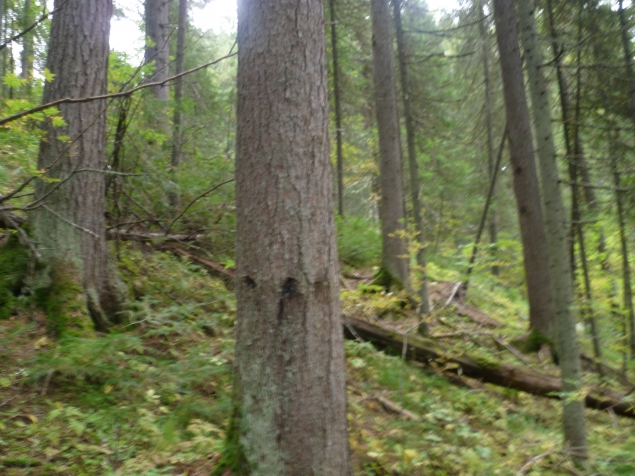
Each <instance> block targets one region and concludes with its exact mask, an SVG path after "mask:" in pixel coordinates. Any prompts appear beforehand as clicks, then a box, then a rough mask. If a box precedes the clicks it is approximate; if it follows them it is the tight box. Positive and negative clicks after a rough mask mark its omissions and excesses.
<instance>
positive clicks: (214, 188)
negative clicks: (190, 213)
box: [165, 179, 234, 235]
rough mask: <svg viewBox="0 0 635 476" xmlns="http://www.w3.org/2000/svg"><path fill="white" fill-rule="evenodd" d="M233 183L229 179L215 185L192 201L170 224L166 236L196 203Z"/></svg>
mask: <svg viewBox="0 0 635 476" xmlns="http://www.w3.org/2000/svg"><path fill="white" fill-rule="evenodd" d="M233 181H234V179H229V180H227V181H225V182H222V183H219V184H218V185H214V186H213V187H212V188H210V189H209V190H208V191H206V192H203V193H201V194H200V195H199V196H198V197H196V198H195V199H194V200H192V201H191V202H190V203H189V204H188V206H187V207H185V208H184V209H183V211H182V212H181V213H179V215H178V216H177V217H176V218H175V219H174V220H172V223H170V226H168V229H167V230H165V234H166V235H167V234H168V233H169V232H170V229H171V228H172V225H174V224H175V223H176V221H177V220H178V219H179V218H181V217H182V216H183V215H185V212H186V211H187V210H188V209H189V208H190V207H191V206H192V205H194V203H195V202H196V201H197V200H200V199H201V198H203V197H204V196H205V195H207V194H208V193H212V192H213V191H214V190H216V189H217V188H218V187H220V186H221V185H225V184H227V183H230V182H233Z"/></svg>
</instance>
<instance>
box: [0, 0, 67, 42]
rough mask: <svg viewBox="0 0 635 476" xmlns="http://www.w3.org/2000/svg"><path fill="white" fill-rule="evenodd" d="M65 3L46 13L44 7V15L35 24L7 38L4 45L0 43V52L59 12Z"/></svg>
mask: <svg viewBox="0 0 635 476" xmlns="http://www.w3.org/2000/svg"><path fill="white" fill-rule="evenodd" d="M66 3H68V0H66V1H65V2H64V3H62V4H61V5H60V6H59V7H57V8H56V9H55V10H53V11H51V12H48V13H46V5H44V14H43V15H42V16H41V17H40V18H38V19H37V20H36V21H35V23H33V24H32V25H31V26H29V27H28V28H27V29H26V30H22V31H21V32H20V33H18V34H17V35H14V36H12V37H11V38H9V39H8V40H7V41H5V42H4V43H2V44H1V45H0V51H2V50H4V49H5V48H6V47H7V46H9V45H10V44H11V43H13V42H14V41H17V40H19V39H20V38H22V37H23V36H24V35H26V34H27V33H29V32H30V31H31V30H33V29H34V28H37V27H38V26H39V25H40V24H41V23H42V22H43V21H44V20H46V19H47V18H48V17H50V16H51V15H53V14H54V13H57V12H59V11H60V10H61V9H62V8H63V7H64V5H66Z"/></svg>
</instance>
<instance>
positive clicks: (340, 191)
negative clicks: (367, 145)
mask: <svg viewBox="0 0 635 476" xmlns="http://www.w3.org/2000/svg"><path fill="white" fill-rule="evenodd" d="M329 10H330V12H331V53H332V55H333V100H334V102H335V143H336V145H337V149H336V150H337V212H338V214H339V215H340V216H341V217H343V216H344V157H343V154H342V106H341V104H340V70H339V64H338V60H339V58H338V56H337V20H336V16H335V0H329Z"/></svg>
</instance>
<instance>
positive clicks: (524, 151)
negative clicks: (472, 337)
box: [494, 0, 555, 338]
mask: <svg viewBox="0 0 635 476" xmlns="http://www.w3.org/2000/svg"><path fill="white" fill-rule="evenodd" d="M494 20H495V24H496V36H497V40H498V47H499V50H500V62H501V68H502V72H503V89H504V93H505V109H506V111H507V124H508V127H509V130H508V133H509V148H510V153H511V163H512V169H513V174H514V193H515V194H516V201H517V205H518V214H519V219H520V231H521V238H522V242H523V255H524V263H525V275H526V280H527V293H528V298H529V321H530V327H531V329H532V330H534V331H535V332H537V333H539V334H541V335H542V336H543V337H547V338H552V337H553V335H554V333H553V316H554V314H555V308H554V303H553V290H552V286H551V274H550V271H549V258H548V254H547V237H546V234H545V228H544V223H543V219H542V210H541V205H540V191H539V189H538V177H537V175H536V166H535V162H534V151H533V147H532V135H531V124H530V122H529V109H528V107H527V100H526V98H525V86H524V80H523V69H522V62H521V59H520V47H519V44H518V30H517V27H516V14H515V10H514V4H513V3H512V2H511V1H510V0H495V1H494Z"/></svg>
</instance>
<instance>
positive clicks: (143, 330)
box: [0, 244, 635, 476]
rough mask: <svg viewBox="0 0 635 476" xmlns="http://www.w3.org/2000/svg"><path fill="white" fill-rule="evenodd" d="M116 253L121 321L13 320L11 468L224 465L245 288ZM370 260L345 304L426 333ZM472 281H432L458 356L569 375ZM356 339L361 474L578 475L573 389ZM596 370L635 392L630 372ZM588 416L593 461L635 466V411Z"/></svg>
mask: <svg viewBox="0 0 635 476" xmlns="http://www.w3.org/2000/svg"><path fill="white" fill-rule="evenodd" d="M119 256H120V260H119V267H120V270H121V272H122V274H123V276H124V277H125V279H126V281H127V282H128V284H129V286H130V289H131V291H132V293H133V294H134V297H135V298H136V300H135V304H134V307H133V310H132V312H131V313H130V315H129V316H128V319H129V322H128V324H126V325H124V326H122V327H121V328H119V329H117V330H116V331H114V332H111V333H110V334H108V335H99V336H96V337H94V338H84V339H79V338H67V339H64V340H57V339H55V338H53V337H52V336H51V335H50V333H49V332H48V331H47V327H46V320H45V316H43V315H42V314H41V312H40V311H37V310H36V309H35V308H33V307H32V306H30V305H25V306H24V309H22V310H20V311H18V312H16V313H15V315H13V316H12V317H11V318H9V319H8V320H4V321H0V474H2V475H7V476H14V475H58V474H60V475H72V476H76V475H124V476H128V475H147V476H153V475H168V474H170V475H208V474H209V473H210V471H211V470H213V468H214V467H215V465H216V463H217V461H218V459H219V456H220V450H221V449H222V445H223V439H224V432H225V429H226V426H227V422H228V416H229V410H230V395H231V378H230V371H231V363H232V353H233V325H234V322H235V306H236V305H235V299H234V296H233V294H232V291H231V289H228V288H227V287H226V283H225V281H223V279H221V277H219V276H217V275H212V274H211V273H208V272H207V271H206V270H205V269H203V268H202V267H200V266H198V265H196V264H193V263H191V262H190V261H188V260H187V259H185V258H182V257H176V256H175V255H174V254H172V253H168V252H157V251H155V250H154V249H153V248H152V247H150V246H148V245H139V244H134V245H131V244H130V245H125V246H122V248H121V250H120V255H119ZM371 274H372V271H371V270H351V269H346V270H345V272H344V273H343V275H344V277H343V278H342V282H343V288H342V310H343V313H344V315H345V316H351V317H355V318H361V319H364V320H367V321H368V322H371V323H373V324H376V325H381V326H385V327H388V328H391V329H393V330H396V331H399V332H402V333H414V332H415V331H414V329H415V328H416V325H417V323H418V320H417V317H416V315H415V313H414V311H413V310H412V309H409V308H408V305H407V299H404V296H403V295H400V294H399V293H395V294H390V293H385V292H383V291H381V290H380V289H378V288H376V287H374V286H372V284H370V279H369V277H370V275H371ZM439 274H441V273H439ZM469 289H470V290H469V293H465V292H464V290H463V288H461V287H459V286H458V285H457V283H456V282H455V281H452V280H446V281H440V282H435V283H432V285H431V298H432V300H433V302H434V306H435V308H434V312H433V316H432V318H431V319H430V320H429V322H428V324H429V327H430V334H431V338H432V339H434V340H435V341H436V342H438V343H439V345H441V346H443V349H444V352H445V353H446V354H447V355H463V354H467V355H469V356H471V357H473V358H475V359H484V360H487V361H492V360H494V361H496V362H500V363H507V364H512V365H516V366H519V367H523V368H524V369H532V370H534V371H536V372H539V373H541V374H545V375H557V368H556V367H555V366H554V365H553V363H552V362H551V359H550V358H549V356H548V355H544V354H540V353H538V354H536V353H534V354H524V353H522V352H520V351H519V350H518V349H516V348H515V347H514V346H513V344H512V342H513V339H514V338H515V337H518V336H520V335H522V333H523V332H524V329H525V328H526V317H524V316H526V308H525V307H524V305H523V304H522V300H519V299H515V298H514V296H515V294H514V292H513V290H512V291H509V290H505V289H502V288H492V287H491V286H489V285H487V286H486V285H480V284H479V283H476V284H471V285H470V288H469ZM510 296H511V297H510ZM345 345H346V368H347V382H348V383H347V388H348V413H349V415H348V419H349V432H350V437H349V440H350V447H351V451H352V458H353V463H354V468H355V474H357V475H490V474H491V475H518V474H528V475H537V474H549V475H558V474H574V475H575V474H580V473H579V472H578V471H577V470H576V469H575V468H574V467H573V466H572V465H571V463H570V462H569V460H568V459H567V458H566V455H564V454H563V453H562V452H561V447H562V431H561V425H560V411H561V405H562V403H561V401H559V400H556V399H551V398H544V397H537V396H533V395H530V394H527V393H524V392H520V391H517V390H512V389H508V388H504V387H500V386H494V385H490V384H484V383H482V382H480V381H478V380H475V379H470V378H467V377H465V376H462V375H460V372H458V374H457V372H456V371H457V369H456V365H455V364H452V363H448V364H445V365H443V364H442V363H441V364H440V363H439V362H435V363H434V364H433V365H426V366H424V365H423V364H419V363H415V362H408V361H404V359H402V356H401V355H398V353H397V355H389V354H387V353H384V352H381V351H378V350H376V349H375V348H374V347H373V346H372V345H371V344H370V343H368V342H363V341H360V340H357V341H355V340H348V341H346V343H345ZM587 350H588V349H585V352H586V351H587ZM589 370H592V368H590V369H589ZM585 379H586V380H585V385H608V386H610V387H611V388H613V389H615V390H616V391H620V392H623V394H627V393H628V392H629V391H630V390H632V389H630V390H629V389H628V388H627V387H626V386H624V384H623V383H622V384H621V383H620V382H619V378H617V376H616V377H615V378H612V377H611V376H610V375H609V376H606V375H605V377H604V378H602V379H600V377H599V376H597V375H595V374H594V373H592V372H587V373H586V374H585ZM586 415H587V424H588V433H589V444H590V453H591V457H592V467H593V471H592V474H598V475H620V474H621V475H631V474H635V431H634V430H635V419H631V418H625V417H619V416H616V415H615V414H613V413H612V412H610V411H609V412H607V411H596V410H587V413H586Z"/></svg>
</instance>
